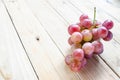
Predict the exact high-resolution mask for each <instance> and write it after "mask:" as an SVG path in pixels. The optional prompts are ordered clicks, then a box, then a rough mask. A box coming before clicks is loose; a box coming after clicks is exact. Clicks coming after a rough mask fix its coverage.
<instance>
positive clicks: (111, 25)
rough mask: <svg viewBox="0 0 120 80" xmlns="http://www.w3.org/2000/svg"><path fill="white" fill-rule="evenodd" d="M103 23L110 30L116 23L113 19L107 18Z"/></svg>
mask: <svg viewBox="0 0 120 80" xmlns="http://www.w3.org/2000/svg"><path fill="white" fill-rule="evenodd" d="M102 25H103V26H104V27H106V28H107V29H108V30H109V29H112V27H113V25H114V23H113V21H111V20H105V21H104V23H103V24H102Z"/></svg>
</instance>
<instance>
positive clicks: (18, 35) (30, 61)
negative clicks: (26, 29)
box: [1, 0, 40, 80]
mask: <svg viewBox="0 0 120 80" xmlns="http://www.w3.org/2000/svg"><path fill="white" fill-rule="evenodd" d="M1 1H2V3H3V5H4V7H5V9H6V11H7V13H8V16H9V18H10V20H11V22H12V24H13V27H14V29H15V31H16V33H17V36H18V38H19V40H20V42H21V44H22V47H23V49H24V51H25V53H26V56H27V58H28V60H29V62H30V64H31V66H32V69H33V71H34V73H35V75H36V77H37V79H38V80H40V79H39V77H38V75H37V72H36V71H35V69H34V67H33V64H32V62H31V60H30V57H29V55H28V53H27V51H26V49H25V47H24V45H23V42H22V40H21V38H20V36H19V34H18V31H17V29H16V27H15V25H14V22H13V20H12V17H11V15H10V13H9V11H8V9H7V7H6V5H5V3H4V1H3V0H1Z"/></svg>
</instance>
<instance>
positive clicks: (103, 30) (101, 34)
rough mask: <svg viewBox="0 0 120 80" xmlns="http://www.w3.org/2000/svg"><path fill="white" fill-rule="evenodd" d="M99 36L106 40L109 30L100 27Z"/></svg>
mask: <svg viewBox="0 0 120 80" xmlns="http://www.w3.org/2000/svg"><path fill="white" fill-rule="evenodd" d="M98 35H99V36H100V37H101V38H105V37H106V36H107V35H108V30H107V29H106V28H105V27H99V28H98Z"/></svg>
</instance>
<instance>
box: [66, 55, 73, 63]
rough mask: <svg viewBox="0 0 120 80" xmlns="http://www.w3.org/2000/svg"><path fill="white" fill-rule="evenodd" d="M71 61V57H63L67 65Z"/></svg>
mask: <svg viewBox="0 0 120 80" xmlns="http://www.w3.org/2000/svg"><path fill="white" fill-rule="evenodd" d="M72 61H73V57H72V55H67V56H66V57H65V63H66V64H67V65H70V64H71V62H72Z"/></svg>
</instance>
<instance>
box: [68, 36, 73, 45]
mask: <svg viewBox="0 0 120 80" xmlns="http://www.w3.org/2000/svg"><path fill="white" fill-rule="evenodd" d="M68 43H69V44H70V45H72V44H73V42H72V41H71V37H69V39H68Z"/></svg>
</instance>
